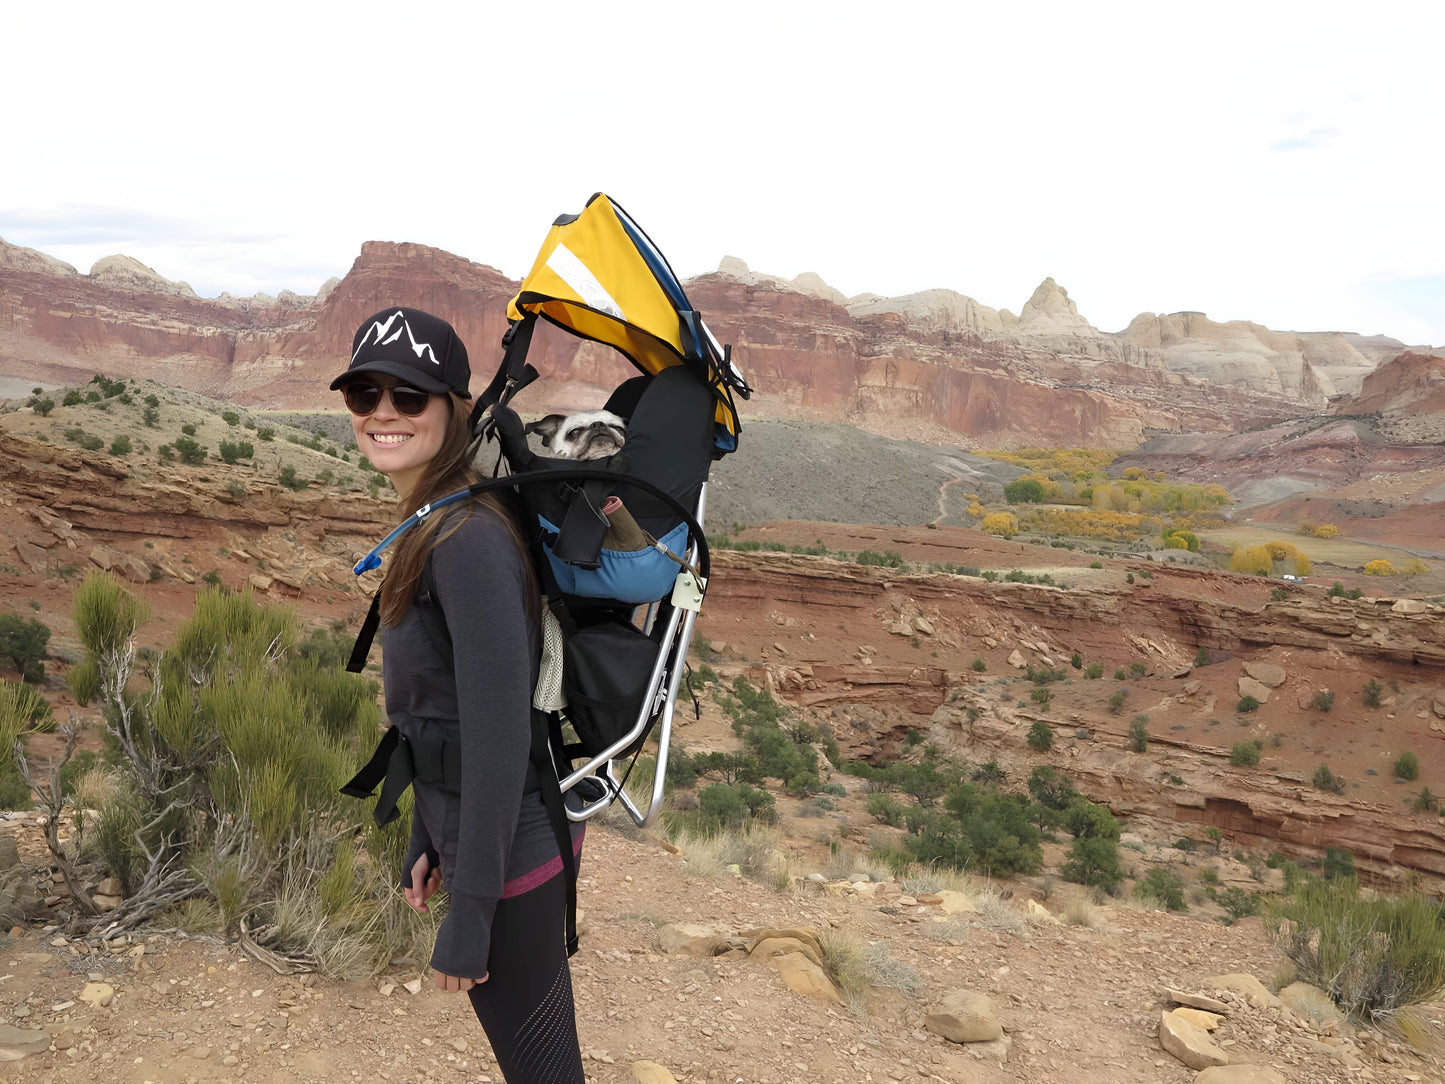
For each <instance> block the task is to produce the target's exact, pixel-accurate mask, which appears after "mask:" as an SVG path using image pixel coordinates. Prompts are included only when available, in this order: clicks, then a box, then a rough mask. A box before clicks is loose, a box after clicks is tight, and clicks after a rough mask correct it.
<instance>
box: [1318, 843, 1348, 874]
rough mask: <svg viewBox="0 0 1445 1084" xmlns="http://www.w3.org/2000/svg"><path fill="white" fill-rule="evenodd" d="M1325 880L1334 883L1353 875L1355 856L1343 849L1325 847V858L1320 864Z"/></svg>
mask: <svg viewBox="0 0 1445 1084" xmlns="http://www.w3.org/2000/svg"><path fill="white" fill-rule="evenodd" d="M1320 872H1321V873H1323V874H1324V877H1325V880H1327V881H1334V880H1337V879H1339V878H1341V877H1353V876H1354V875H1355V856H1354V855H1353V854H1351V853H1350V852H1349V851H1347V850H1345V849H1344V848H1343V847H1326V848H1325V858H1324V861H1323V862H1322V863H1321V864H1320Z"/></svg>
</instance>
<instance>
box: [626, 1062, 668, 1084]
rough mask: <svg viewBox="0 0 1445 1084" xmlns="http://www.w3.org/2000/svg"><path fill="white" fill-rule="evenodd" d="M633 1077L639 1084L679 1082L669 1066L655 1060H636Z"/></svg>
mask: <svg viewBox="0 0 1445 1084" xmlns="http://www.w3.org/2000/svg"><path fill="white" fill-rule="evenodd" d="M632 1079H633V1080H635V1081H637V1084H677V1077H675V1076H673V1075H672V1073H671V1072H670V1071H669V1070H668V1068H667V1067H666V1066H664V1065H659V1064H657V1062H655V1061H634V1062H633V1063H632Z"/></svg>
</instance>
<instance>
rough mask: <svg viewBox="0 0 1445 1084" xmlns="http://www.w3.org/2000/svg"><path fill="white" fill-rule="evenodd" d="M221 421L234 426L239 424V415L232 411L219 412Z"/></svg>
mask: <svg viewBox="0 0 1445 1084" xmlns="http://www.w3.org/2000/svg"><path fill="white" fill-rule="evenodd" d="M221 420H222V421H223V422H225V423H226V424H227V425H230V426H236V425H240V424H241V415H239V414H237V413H236V412H235V411H234V410H223V411H222V412H221Z"/></svg>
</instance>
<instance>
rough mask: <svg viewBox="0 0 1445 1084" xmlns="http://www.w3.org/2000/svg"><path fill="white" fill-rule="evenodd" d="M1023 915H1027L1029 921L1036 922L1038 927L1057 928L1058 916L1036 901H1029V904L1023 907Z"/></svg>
mask: <svg viewBox="0 0 1445 1084" xmlns="http://www.w3.org/2000/svg"><path fill="white" fill-rule="evenodd" d="M1024 913H1025V914H1026V915H1028V917H1029V921H1031V922H1037V923H1039V924H1040V925H1044V926H1048V925H1053V926H1057V925H1058V924H1059V919H1058V916H1057V915H1055V914H1054V913H1053V912H1051V911H1050V910H1049V909H1048V908H1047V907H1045V906H1044V905H1043V904H1042V903H1040V902H1039V901H1038V900H1029V902H1028V903H1027V904H1025V905H1024Z"/></svg>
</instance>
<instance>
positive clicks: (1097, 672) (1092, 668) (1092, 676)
mask: <svg viewBox="0 0 1445 1084" xmlns="http://www.w3.org/2000/svg"><path fill="white" fill-rule="evenodd" d="M1103 676H1104V665H1103V663H1097V662H1091V663H1089V665H1088V666H1087V667H1085V668H1084V677H1085V678H1087V679H1088V680H1089V681H1098V680H1099V679H1100V678H1101V677H1103Z"/></svg>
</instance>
